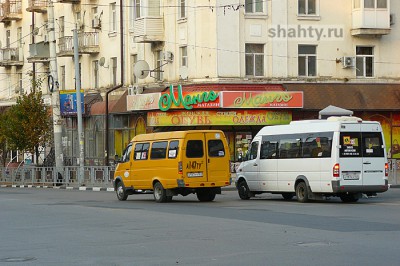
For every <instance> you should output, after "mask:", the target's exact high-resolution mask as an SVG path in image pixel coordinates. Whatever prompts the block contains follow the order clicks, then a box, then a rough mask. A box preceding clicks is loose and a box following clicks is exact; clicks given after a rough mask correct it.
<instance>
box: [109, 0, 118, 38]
mask: <svg viewBox="0 0 400 266" xmlns="http://www.w3.org/2000/svg"><path fill="white" fill-rule="evenodd" d="M113 32H117V6H116V4H115V3H111V4H110V33H113Z"/></svg>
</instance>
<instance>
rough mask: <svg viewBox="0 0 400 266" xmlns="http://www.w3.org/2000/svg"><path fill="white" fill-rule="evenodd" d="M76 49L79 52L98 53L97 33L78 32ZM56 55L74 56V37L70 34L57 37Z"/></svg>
mask: <svg viewBox="0 0 400 266" xmlns="http://www.w3.org/2000/svg"><path fill="white" fill-rule="evenodd" d="M78 51H79V54H98V53H99V52H100V45H99V33H98V32H80V33H78ZM57 56H60V57H70V56H74V38H73V37H72V36H64V37H61V38H59V39H58V53H57Z"/></svg>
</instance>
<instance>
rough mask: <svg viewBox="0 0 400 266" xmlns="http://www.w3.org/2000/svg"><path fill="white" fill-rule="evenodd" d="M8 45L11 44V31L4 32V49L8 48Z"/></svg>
mask: <svg viewBox="0 0 400 266" xmlns="http://www.w3.org/2000/svg"><path fill="white" fill-rule="evenodd" d="M10 43H11V31H10V30H6V47H7V48H10Z"/></svg>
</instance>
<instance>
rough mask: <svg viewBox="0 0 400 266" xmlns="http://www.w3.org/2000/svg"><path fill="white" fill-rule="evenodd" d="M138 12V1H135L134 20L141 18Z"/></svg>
mask: <svg viewBox="0 0 400 266" xmlns="http://www.w3.org/2000/svg"><path fill="white" fill-rule="evenodd" d="M140 14H141V12H140V0H135V19H136V18H140V17H141V15H140Z"/></svg>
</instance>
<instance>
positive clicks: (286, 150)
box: [279, 139, 302, 159]
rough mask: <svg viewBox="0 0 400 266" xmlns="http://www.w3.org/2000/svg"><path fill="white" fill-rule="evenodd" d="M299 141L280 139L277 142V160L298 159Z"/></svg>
mask: <svg viewBox="0 0 400 266" xmlns="http://www.w3.org/2000/svg"><path fill="white" fill-rule="evenodd" d="M300 157H302V156H301V140H300V139H282V140H281V141H280V142H279V158H282V159H286V158H300Z"/></svg>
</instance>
